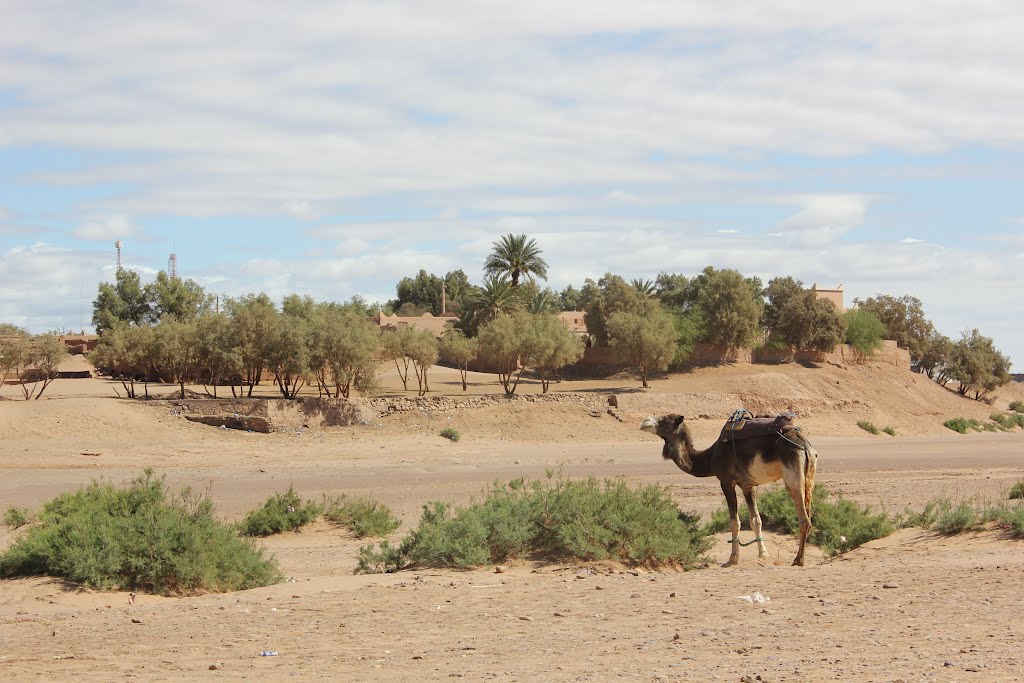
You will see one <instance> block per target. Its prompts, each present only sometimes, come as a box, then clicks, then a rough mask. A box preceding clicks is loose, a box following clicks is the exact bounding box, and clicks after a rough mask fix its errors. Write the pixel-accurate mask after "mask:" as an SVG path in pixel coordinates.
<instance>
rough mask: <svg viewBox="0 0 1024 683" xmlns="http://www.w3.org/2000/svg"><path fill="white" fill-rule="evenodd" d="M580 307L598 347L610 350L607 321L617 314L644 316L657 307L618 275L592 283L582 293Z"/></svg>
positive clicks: (609, 275)
mask: <svg viewBox="0 0 1024 683" xmlns="http://www.w3.org/2000/svg"><path fill="white" fill-rule="evenodd" d="M580 304H581V305H582V307H583V311H584V312H585V313H586V316H585V317H584V319H583V321H584V323H585V324H586V326H587V334H589V335H590V338H591V339H592V340H593V342H594V345H595V346H608V345H609V334H608V320H609V319H610V318H611V316H612V315H614V314H615V313H617V312H620V311H622V312H627V313H637V314H643V313H645V312H647V311H650V310H653V309H654V308H656V307H657V301H655V300H652V299H648V298H646V297H643V296H641V295H640V293H639V292H638V291H637V290H636V288H635V287H633V286H632V285H630V284H629V283H628V282H626V281H625V280H624V279H622V277H620V276H618V275H612V274H611V273H605V274H604V277H602V278H601V279H600V280H598V281H597V282H594V281H593V280H591V279H589V278H588V279H587V281H586V282H585V283H584V284H583V289H582V290H580Z"/></svg>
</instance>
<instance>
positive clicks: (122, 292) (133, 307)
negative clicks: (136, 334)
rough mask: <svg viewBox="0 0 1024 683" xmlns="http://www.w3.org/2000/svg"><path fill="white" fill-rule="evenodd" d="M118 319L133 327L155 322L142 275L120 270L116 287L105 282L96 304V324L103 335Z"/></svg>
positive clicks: (125, 269) (93, 320) (93, 315)
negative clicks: (140, 276)
mask: <svg viewBox="0 0 1024 683" xmlns="http://www.w3.org/2000/svg"><path fill="white" fill-rule="evenodd" d="M118 320H120V321H122V322H126V323H128V324H129V325H143V324H146V323H149V322H152V321H153V310H152V305H151V303H150V299H149V296H148V295H147V292H146V289H145V288H144V287H143V286H142V280H141V279H140V278H139V274H138V273H136V272H135V271H134V270H128V269H127V268H118V270H117V273H116V274H115V276H114V284H110V283H109V282H101V283H100V286H99V291H98V292H97V294H96V300H95V301H93V302H92V324H93V326H94V327H95V328H96V333H97V334H99V333H101V332H103V330H105V329H107V328H108V327H111V326H112V325H114V324H115V323H116V322H117V321H118Z"/></svg>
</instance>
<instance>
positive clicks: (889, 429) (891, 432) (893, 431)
mask: <svg viewBox="0 0 1024 683" xmlns="http://www.w3.org/2000/svg"><path fill="white" fill-rule="evenodd" d="M882 431H883V432H885V433H886V434H888V435H889V436H896V429H895V428H893V427H886V428H884V429H883V430H882Z"/></svg>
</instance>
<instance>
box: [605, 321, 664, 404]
mask: <svg viewBox="0 0 1024 683" xmlns="http://www.w3.org/2000/svg"><path fill="white" fill-rule="evenodd" d="M608 334H609V336H610V339H611V344H612V346H613V347H615V348H618V349H621V350H622V352H623V353H625V354H626V355H627V356H628V357H629V359H630V362H631V364H632V365H633V367H634V368H636V370H637V373H639V375H640V381H641V382H642V383H643V386H644V388H645V389H646V388H648V387H650V385H649V384H648V382H647V378H648V377H649V376H650V374H651V373H652V372H655V371H657V370H664V369H666V368H667V367H668V365H669V363H670V362H672V359H673V358H674V357H675V354H676V341H677V340H678V333H677V332H676V329H675V325H674V323H673V320H672V316H671V315H669V314H668V313H667V312H665V311H664V310H663V309H661V308H660V307H657V308H654V309H652V310H649V311H647V312H646V313H644V314H638V313H632V312H629V311H616V312H615V313H613V314H612V315H611V317H610V318H609V320H608Z"/></svg>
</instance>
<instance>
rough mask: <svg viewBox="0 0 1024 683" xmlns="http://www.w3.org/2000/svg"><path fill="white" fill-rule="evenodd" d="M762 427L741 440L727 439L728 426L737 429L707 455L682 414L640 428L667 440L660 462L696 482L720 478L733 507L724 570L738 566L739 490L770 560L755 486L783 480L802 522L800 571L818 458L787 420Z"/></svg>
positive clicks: (761, 547)
mask: <svg viewBox="0 0 1024 683" xmlns="http://www.w3.org/2000/svg"><path fill="white" fill-rule="evenodd" d="M760 422H761V424H760V425H753V424H751V425H750V426H751V427H755V426H757V427H760V426H762V425H765V427H764V428H763V432H764V433H761V431H762V430H760V429H759V430H757V432H758V433H757V434H756V435H751V436H748V437H747V438H737V439H731V438H730V437H729V436H728V435H727V432H728V428H729V426H730V425H733V424H734V423H733V422H730V423H728V425H727V430H726V431H723V433H722V436H721V437H719V439H718V440H717V441H716V442H715V444H714V445H713V446H711V447H710V448H708V449H706V450H703V451H698V450H697V449H696V448H694V447H693V440H692V439H691V438H690V430H689V428H688V427H687V426H686V423H685V421H684V417H683V416H682V415H663V416H662V417H659V418H655V417H648V418H646V419H645V420H644V421H643V422H642V423H641V424H640V429H642V430H644V431H646V432H651V433H652V434H657V435H658V436H660V437H661V438H662V439H663V440H664V441H665V446H664V448H663V449H662V451H661V455H662V457H663V458H665V459H666V460H671V461H672V462H674V463H675V464H676V466H677V467H679V469H681V470H682V471H684V472H686V473H687V474H692V475H693V476H695V477H712V476H714V477H718V480H719V481H720V482H721V484H722V493H724V494H725V500H726V502H727V503H728V504H729V527H730V529H731V531H732V553H731V554H730V556H729V561H728V562H726V563H725V564H724V565H723V566H725V567H728V566H732V565H735V564H737V563H738V562H739V560H740V540H739V533H740V515H739V507H738V505H737V502H736V487H737V486H739V487H740V490H741V491H743V497H744V498H745V499H746V501H747V508H748V510H749V512H750V528H751V530H753V532H754V537H755V540H756V541H757V554H758V557H759V558H761V559H764V558H766V557H767V556H768V549H767V548H765V546H764V539H762V538H761V515H760V514H759V513H758V511H757V500H756V499H755V497H754V487H755V486H760V485H761V484H768V483H771V482H773V481H778V480H779V479H781V480H782V481H783V483H785V485H786V491H788V492H789V496H790V498H792V499H793V502H794V503H795V504H796V511H797V516H798V517H799V519H800V549H799V550H798V551H797V553H796V559H794V560H793V565H794V566H801V567H802V566H803V564H804V546H805V545H806V543H807V535H808V534H809V533H810V531H811V491H812V490H813V489H814V473H815V470H816V466H817V459H818V454H817V452H816V451H815V450H814V449H813V448H812V447H811V445H810V443H809V442H808V441H807V439H805V438H804V437H803V435H802V434H800V430H799V429H797V428H796V427H794V426H793V425H792V423H791V422H788V420H782V421H774V422H769V421H760ZM740 426H743V425H740ZM767 426H770V427H771V428H770V429H769V428H767ZM748 431H753V430H748ZM745 545H749V543H747V544H745Z"/></svg>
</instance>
